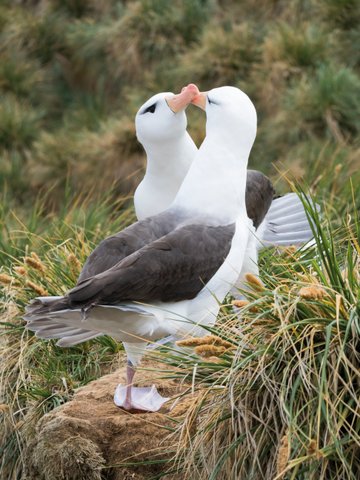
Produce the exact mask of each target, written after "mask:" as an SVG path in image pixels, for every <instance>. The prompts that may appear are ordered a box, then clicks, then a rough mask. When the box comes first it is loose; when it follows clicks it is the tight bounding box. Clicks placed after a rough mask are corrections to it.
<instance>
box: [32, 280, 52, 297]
mask: <svg viewBox="0 0 360 480" xmlns="http://www.w3.org/2000/svg"><path fill="white" fill-rule="evenodd" d="M26 286H27V287H29V288H31V289H32V290H34V292H36V293H37V294H38V295H40V296H41V297H46V296H48V295H49V294H48V292H47V291H46V290H45V289H44V288H43V287H42V286H41V285H37V284H36V283H34V282H31V281H30V280H28V281H27V282H26Z"/></svg>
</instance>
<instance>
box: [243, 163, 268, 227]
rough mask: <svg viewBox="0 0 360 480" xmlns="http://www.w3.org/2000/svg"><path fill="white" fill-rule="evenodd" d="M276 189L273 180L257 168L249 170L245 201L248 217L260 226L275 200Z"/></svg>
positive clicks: (255, 224) (255, 225)
mask: <svg viewBox="0 0 360 480" xmlns="http://www.w3.org/2000/svg"><path fill="white" fill-rule="evenodd" d="M274 194H275V190H274V188H273V186H272V183H271V181H270V180H269V179H268V177H266V176H265V175H264V174H263V173H261V172H258V171H257V170H248V172H247V179H246V193H245V202H246V210H247V214H248V217H249V218H250V219H251V220H252V221H253V223H254V227H255V228H258V226H259V225H260V224H261V222H262V221H263V220H264V218H265V215H266V214H267V212H268V210H269V208H270V205H271V203H272V201H273V198H274Z"/></svg>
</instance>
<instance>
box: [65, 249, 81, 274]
mask: <svg viewBox="0 0 360 480" xmlns="http://www.w3.org/2000/svg"><path fill="white" fill-rule="evenodd" d="M67 261H68V264H69V265H70V269H71V272H72V273H73V274H75V275H77V274H78V273H79V272H80V270H81V263H80V261H79V260H78V259H77V258H76V256H75V255H74V254H73V253H70V254H69V255H68V257H67Z"/></svg>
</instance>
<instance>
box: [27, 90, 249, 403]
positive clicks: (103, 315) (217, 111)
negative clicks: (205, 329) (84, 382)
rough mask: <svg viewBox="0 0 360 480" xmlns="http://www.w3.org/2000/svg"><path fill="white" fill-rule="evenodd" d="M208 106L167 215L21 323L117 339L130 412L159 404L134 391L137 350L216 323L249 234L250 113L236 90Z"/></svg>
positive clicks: (61, 333)
mask: <svg viewBox="0 0 360 480" xmlns="http://www.w3.org/2000/svg"><path fill="white" fill-rule="evenodd" d="M207 98H209V100H210V99H211V101H209V102H208V103H207V105H206V115H207V122H206V138H205V140H204V142H203V144H202V145H201V147H200V149H199V151H198V152H197V154H196V157H195V159H194V161H193V163H192V165H191V167H190V169H189V172H188V174H187V176H186V178H185V180H184V181H183V183H182V185H181V187H180V189H179V191H178V193H177V195H176V198H175V200H174V202H173V203H172V204H171V206H170V208H169V209H167V210H166V211H165V212H163V213H160V214H158V215H155V216H153V217H150V218H148V219H145V220H142V221H140V222H137V223H135V224H133V225H131V226H130V227H128V228H126V229H125V230H123V231H122V232H120V233H118V234H116V235H114V236H111V237H109V238H107V239H105V240H104V241H102V242H101V243H100V245H99V246H98V247H97V248H96V249H95V250H94V252H93V253H92V254H91V255H90V257H89V259H88V261H87V262H86V265H85V267H84V269H87V273H86V274H85V275H81V276H80V278H81V277H84V276H85V277H87V278H85V279H84V280H80V281H79V282H78V284H77V285H76V286H75V288H73V289H72V290H70V291H69V292H68V293H67V294H66V295H65V296H62V297H39V298H37V299H35V300H34V301H33V302H32V303H31V304H30V305H29V306H28V307H27V312H26V316H25V317H24V318H25V319H26V321H27V322H28V323H27V328H29V329H30V330H32V331H35V332H36V334H37V335H38V336H39V337H42V338H60V340H59V342H58V344H59V345H62V346H69V345H73V344H75V343H78V342H79V341H83V340H86V339H87V338H88V335H89V333H88V332H89V331H90V332H98V333H103V334H108V335H111V336H113V337H114V338H116V339H118V340H120V341H123V342H124V346H125V349H126V353H127V355H128V360H129V364H128V379H127V380H128V381H127V385H126V386H125V387H120V388H118V389H117V395H116V403H117V404H119V405H121V406H122V407H123V408H125V409H128V410H130V409H132V408H136V409H143V410H151V411H155V410H157V409H158V408H160V406H161V404H162V403H163V400H162V399H161V397H160V396H159V395H158V394H157V392H156V389H155V388H154V387H153V388H152V389H149V390H148V391H146V392H145V391H144V389H139V390H137V389H135V388H132V386H131V382H132V379H133V375H134V372H135V367H136V365H137V363H138V361H139V360H140V357H141V354H142V349H141V347H143V346H144V345H145V344H146V341H154V340H157V339H158V338H161V337H164V336H166V335H172V334H179V333H186V332H189V331H191V330H192V329H193V328H194V324H195V325H197V326H201V325H204V326H206V325H209V324H213V323H214V321H215V319H216V316H217V313H218V310H219V305H220V302H221V301H222V300H223V299H224V297H225V295H226V294H227V292H228V291H229V289H230V287H231V285H232V284H233V283H234V282H235V281H236V279H237V277H238V274H239V269H241V264H242V262H243V260H244V256H245V251H246V246H247V243H248V237H249V232H251V231H252V230H253V226H252V222H251V221H250V220H249V219H248V217H247V213H246V207H245V184H246V167H247V161H248V156H249V153H250V150H251V147H252V144H253V142H254V139H255V136H256V111H255V108H254V106H253V104H252V102H251V100H250V99H249V98H248V97H247V95H246V94H245V93H243V92H242V91H241V90H239V89H237V88H234V87H221V88H216V89H213V90H211V91H210V92H209V93H208V94H207ZM239 132H241V134H239ZM104 265H105V266H104ZM106 268H107V269H106ZM97 271H99V272H101V273H96V272H97ZM89 275H91V276H89ZM187 319H189V320H188V321H187ZM139 349H140V353H139Z"/></svg>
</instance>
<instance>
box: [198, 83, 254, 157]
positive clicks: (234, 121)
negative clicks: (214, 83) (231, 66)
mask: <svg viewBox="0 0 360 480" xmlns="http://www.w3.org/2000/svg"><path fill="white" fill-rule="evenodd" d="M192 103H193V105H196V106H198V107H200V108H202V109H203V110H205V112H206V135H207V136H209V135H210V136H211V137H212V138H214V139H216V140H217V141H219V142H221V143H224V142H225V143H227V144H230V145H232V144H234V142H235V143H236V144H239V143H241V144H242V145H243V147H244V148H248V149H249V152H250V149H251V147H252V145H253V143H254V141H255V137H256V128H257V115H256V110H255V107H254V104H253V103H252V101H251V100H250V98H249V97H248V96H247V95H246V93H244V92H243V91H242V90H240V89H239V88H236V87H218V88H213V89H212V90H210V91H208V92H200V93H199V94H198V95H197V96H196V97H194V99H193V101H192Z"/></svg>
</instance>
